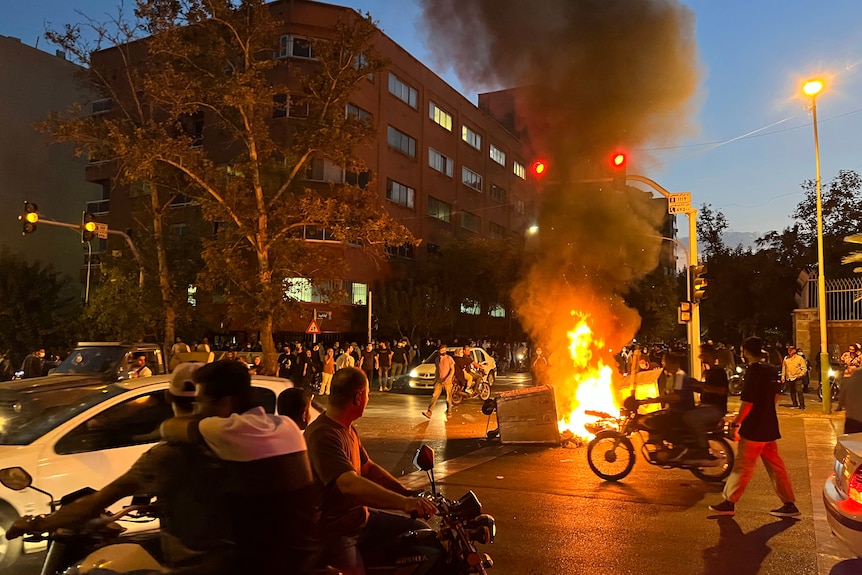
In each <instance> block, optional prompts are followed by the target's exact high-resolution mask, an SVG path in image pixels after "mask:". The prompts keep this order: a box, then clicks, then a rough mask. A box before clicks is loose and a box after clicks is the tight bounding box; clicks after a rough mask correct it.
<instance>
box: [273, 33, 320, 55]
mask: <svg viewBox="0 0 862 575" xmlns="http://www.w3.org/2000/svg"><path fill="white" fill-rule="evenodd" d="M275 57H276V58H290V57H293V58H308V59H312V58H314V49H313V48H312V47H311V40H309V39H308V38H302V37H300V36H294V35H293V34H285V35H284V36H282V37H281V38H279V41H278V51H277V52H276V53H275Z"/></svg>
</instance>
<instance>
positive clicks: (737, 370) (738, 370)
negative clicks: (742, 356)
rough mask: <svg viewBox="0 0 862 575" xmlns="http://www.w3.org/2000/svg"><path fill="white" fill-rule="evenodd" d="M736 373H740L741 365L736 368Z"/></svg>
mask: <svg viewBox="0 0 862 575" xmlns="http://www.w3.org/2000/svg"><path fill="white" fill-rule="evenodd" d="M736 373H742V366H741V365H737V366H736Z"/></svg>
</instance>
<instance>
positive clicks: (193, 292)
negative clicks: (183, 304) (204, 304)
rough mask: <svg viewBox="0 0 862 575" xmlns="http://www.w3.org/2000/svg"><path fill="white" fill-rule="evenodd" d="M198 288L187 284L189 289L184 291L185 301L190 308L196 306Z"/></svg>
mask: <svg viewBox="0 0 862 575" xmlns="http://www.w3.org/2000/svg"><path fill="white" fill-rule="evenodd" d="M197 296H198V288H197V286H195V285H194V284H189V287H188V288H187V289H186V301H187V302H188V304H189V305H190V306H192V307H195V306H197V305H198V297H197Z"/></svg>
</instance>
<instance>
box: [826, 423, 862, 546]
mask: <svg viewBox="0 0 862 575" xmlns="http://www.w3.org/2000/svg"><path fill="white" fill-rule="evenodd" d="M834 470H835V471H834V473H833V474H832V475H830V476H829V479H827V480H826V484H825V485H824V486H823V504H824V506H825V507H826V517H827V519H828V520H829V526H830V527H831V528H832V533H834V534H835V536H836V537H838V539H840V540H841V541H842V542H844V544H845V545H847V547H849V548H850V551H852V552H853V553H855V554H856V555H857V556H858V557H862V433H852V434H849V435H841V436H839V437H838V443H837V444H836V445H835V462H834Z"/></svg>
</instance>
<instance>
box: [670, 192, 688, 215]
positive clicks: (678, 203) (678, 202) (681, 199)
mask: <svg viewBox="0 0 862 575" xmlns="http://www.w3.org/2000/svg"><path fill="white" fill-rule="evenodd" d="M690 211H691V192H680V193H678V194H670V195H669V196H668V197H667V213H669V214H687V213H688V212H690Z"/></svg>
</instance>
